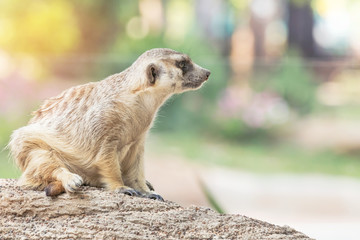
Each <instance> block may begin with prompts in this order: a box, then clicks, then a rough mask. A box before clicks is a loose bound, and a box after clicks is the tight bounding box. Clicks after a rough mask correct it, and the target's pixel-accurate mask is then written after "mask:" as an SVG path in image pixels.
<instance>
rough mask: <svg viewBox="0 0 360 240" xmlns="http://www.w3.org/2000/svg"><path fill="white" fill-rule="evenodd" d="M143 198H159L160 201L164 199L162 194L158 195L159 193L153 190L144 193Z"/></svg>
mask: <svg viewBox="0 0 360 240" xmlns="http://www.w3.org/2000/svg"><path fill="white" fill-rule="evenodd" d="M144 197H145V198H150V199H153V200H159V201H161V202H164V199H163V197H162V196H160V195H159V194H157V193H155V192H149V193H146V194H145V195H144Z"/></svg>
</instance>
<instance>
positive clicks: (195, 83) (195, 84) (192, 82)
mask: <svg viewBox="0 0 360 240" xmlns="http://www.w3.org/2000/svg"><path fill="white" fill-rule="evenodd" d="M209 76H210V71H206V72H205V75H204V76H203V77H199V76H196V77H195V76H194V75H190V76H189V79H188V80H187V81H184V82H183V83H182V87H183V88H184V89H185V88H199V87H200V86H201V85H202V84H203V83H204V82H206V81H207V80H208V79H209Z"/></svg>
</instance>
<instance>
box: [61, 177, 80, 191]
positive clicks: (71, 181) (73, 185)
mask: <svg viewBox="0 0 360 240" xmlns="http://www.w3.org/2000/svg"><path fill="white" fill-rule="evenodd" d="M83 182H84V181H83V179H82V177H80V176H79V175H77V174H74V173H72V174H71V177H69V178H68V180H67V181H66V183H65V184H64V188H65V190H66V191H67V192H75V191H76V190H78V189H79V188H80V187H81V185H83Z"/></svg>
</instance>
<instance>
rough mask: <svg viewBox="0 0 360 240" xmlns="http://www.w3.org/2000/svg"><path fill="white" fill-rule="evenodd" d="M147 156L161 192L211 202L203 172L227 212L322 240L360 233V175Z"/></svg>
mask: <svg viewBox="0 0 360 240" xmlns="http://www.w3.org/2000/svg"><path fill="white" fill-rule="evenodd" d="M145 162H146V166H145V167H146V175H147V178H148V180H150V181H151V182H152V183H153V185H154V186H155V188H156V190H157V192H159V193H161V194H162V195H163V197H164V198H166V199H168V200H172V201H176V202H178V203H179V204H181V205H183V206H189V205H192V204H196V205H203V206H209V204H208V203H207V201H206V198H205V196H204V194H203V192H202V190H201V188H200V187H199V183H198V178H201V179H203V181H204V182H205V183H206V184H207V186H208V188H209V189H210V191H211V192H212V193H213V195H214V197H215V198H216V199H217V200H218V202H219V203H220V205H221V206H222V208H223V209H225V211H226V212H227V213H236V214H242V215H246V216H251V217H254V218H257V219H261V220H264V221H268V222H273V223H275V224H279V225H288V226H290V227H292V228H295V229H298V230H300V231H302V232H304V233H305V234H307V235H308V236H310V237H313V238H316V239H318V240H322V239H324V240H325V239H326V240H338V239H347V240H352V239H353V240H357V239H358V237H359V236H360V228H359V226H360V205H359V202H360V180H357V179H351V178H342V177H330V176H324V175H290V174H281V175H260V174H253V173H245V172H240V171H236V170H230V169H224V168H215V167H214V168H205V167H203V166H200V165H197V164H193V163H190V162H188V161H186V160H185V159H182V158H180V157H173V156H157V155H151V154H149V155H148V157H147V161H145ZM164 179H165V180H164Z"/></svg>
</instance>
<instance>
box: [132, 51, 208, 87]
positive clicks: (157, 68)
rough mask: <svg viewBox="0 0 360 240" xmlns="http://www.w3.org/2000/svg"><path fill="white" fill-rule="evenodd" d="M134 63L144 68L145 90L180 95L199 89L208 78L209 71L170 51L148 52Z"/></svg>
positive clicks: (188, 58)
mask: <svg viewBox="0 0 360 240" xmlns="http://www.w3.org/2000/svg"><path fill="white" fill-rule="evenodd" d="M136 62H138V63H141V65H142V67H143V69H144V68H145V72H146V74H145V75H146V77H145V80H143V81H145V82H144V84H146V86H147V89H152V88H153V89H156V90H163V91H166V92H170V93H181V92H184V91H188V90H195V89H198V88H200V87H201V86H202V84H203V83H204V82H205V81H206V80H208V78H209V76H210V71H209V70H207V69H204V68H202V67H200V66H199V65H197V64H195V63H194V62H193V61H192V60H191V59H190V57H189V56H187V55H186V54H182V53H179V52H176V51H174V50H171V49H165V48H158V49H152V50H149V51H147V52H145V53H144V54H142V55H141V56H140V57H139V58H138V60H137V61H136ZM136 62H135V64H136Z"/></svg>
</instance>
